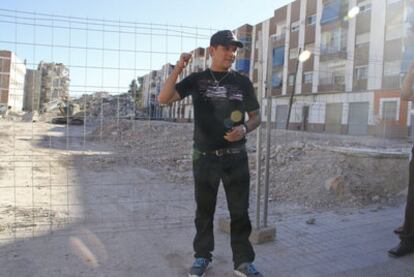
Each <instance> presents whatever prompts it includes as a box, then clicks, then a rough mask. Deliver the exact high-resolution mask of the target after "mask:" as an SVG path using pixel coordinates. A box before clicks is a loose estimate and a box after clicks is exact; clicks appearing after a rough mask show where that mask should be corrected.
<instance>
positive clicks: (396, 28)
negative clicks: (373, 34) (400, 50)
mask: <svg viewBox="0 0 414 277" xmlns="http://www.w3.org/2000/svg"><path fill="white" fill-rule="evenodd" d="M404 27H405V24H404V23H397V24H392V25H387V26H386V34H385V40H394V39H398V38H402V37H403V36H404Z"/></svg>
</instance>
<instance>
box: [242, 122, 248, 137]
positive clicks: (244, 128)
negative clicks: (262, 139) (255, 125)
mask: <svg viewBox="0 0 414 277" xmlns="http://www.w3.org/2000/svg"><path fill="white" fill-rule="evenodd" d="M241 126H242V128H243V131H244V134H245V135H247V125H246V123H243V124H242V125H241Z"/></svg>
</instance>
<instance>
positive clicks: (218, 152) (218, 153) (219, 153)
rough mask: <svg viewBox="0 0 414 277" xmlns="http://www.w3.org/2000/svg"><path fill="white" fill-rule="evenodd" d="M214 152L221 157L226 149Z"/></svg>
mask: <svg viewBox="0 0 414 277" xmlns="http://www.w3.org/2000/svg"><path fill="white" fill-rule="evenodd" d="M214 154H216V156H217V157H221V156H223V155H224V149H218V150H215V151H214Z"/></svg>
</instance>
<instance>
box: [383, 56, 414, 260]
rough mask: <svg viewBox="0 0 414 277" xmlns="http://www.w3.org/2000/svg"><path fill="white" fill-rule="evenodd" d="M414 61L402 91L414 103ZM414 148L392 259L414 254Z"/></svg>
mask: <svg viewBox="0 0 414 277" xmlns="http://www.w3.org/2000/svg"><path fill="white" fill-rule="evenodd" d="M413 81H414V61H413V62H412V63H411V66H410V68H409V70H408V72H407V76H406V77H405V80H404V83H403V87H402V89H401V97H402V99H404V100H407V101H414V89H413V85H414V82H413ZM413 155H414V147H413V149H412V150H411V160H410V165H409V179H408V195H407V204H406V207H405V217H404V224H403V226H401V227H400V228H398V229H396V230H395V231H394V232H395V233H397V234H398V235H399V236H400V243H399V244H398V245H397V246H396V247H394V248H392V249H390V250H389V251H388V254H389V255H390V256H392V257H402V256H405V255H407V254H411V253H414V161H413Z"/></svg>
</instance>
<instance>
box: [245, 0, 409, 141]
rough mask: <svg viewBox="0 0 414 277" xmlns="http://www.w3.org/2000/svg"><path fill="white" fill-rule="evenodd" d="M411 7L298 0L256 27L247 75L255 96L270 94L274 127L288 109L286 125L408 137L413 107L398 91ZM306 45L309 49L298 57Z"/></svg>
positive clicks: (368, 0)
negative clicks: (306, 54) (305, 57)
mask: <svg viewBox="0 0 414 277" xmlns="http://www.w3.org/2000/svg"><path fill="white" fill-rule="evenodd" d="M412 5H413V3H412V1H411V0H384V1H376V0H296V1H294V2H292V3H290V4H288V5H286V6H284V7H281V8H280V9H277V10H276V11H275V12H274V16H273V17H272V18H270V19H268V20H266V21H264V22H261V23H259V24H257V25H256V26H254V28H253V37H254V39H253V49H255V51H253V57H252V61H253V64H252V67H251V71H250V77H251V79H252V80H253V82H254V86H255V88H256V89H257V91H258V94H259V95H262V97H265V96H269V95H270V96H271V97H272V121H274V122H275V123H276V127H277V128H284V127H285V124H286V120H287V118H288V113H289V108H290V109H291V112H290V120H289V128H290V129H295V130H309V131H318V132H329V133H340V134H352V135H383V136H397V137H403V136H406V135H407V134H408V133H409V131H410V129H411V128H410V121H411V119H410V118H411V107H409V105H408V103H407V102H406V101H402V100H401V99H400V96H399V89H400V87H401V83H402V78H403V76H404V74H405V73H406V71H407V68H408V65H409V62H410V60H413V58H414V55H413V54H414V51H413V46H414V44H413V33H412V31H411V30H410V24H409V20H410V12H409V11H410V9H412ZM355 7H358V10H359V13H358V14H357V15H356V16H354V17H353V16H352V14H351V13H350V12H349V11H351V10H352V9H354V10H355ZM373 26H375V27H373ZM304 50H308V51H310V52H311V53H312V55H311V57H310V58H309V59H308V60H306V61H305V62H299V59H298V57H299V54H300V52H302V51H304ZM266 88H267V89H266ZM292 94H293V95H294V97H293V98H292V97H291V96H292ZM291 99H293V101H292V102H291ZM290 103H292V104H290ZM265 104H266V103H264V105H265ZM289 106H291V107H289ZM263 111H265V109H263Z"/></svg>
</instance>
